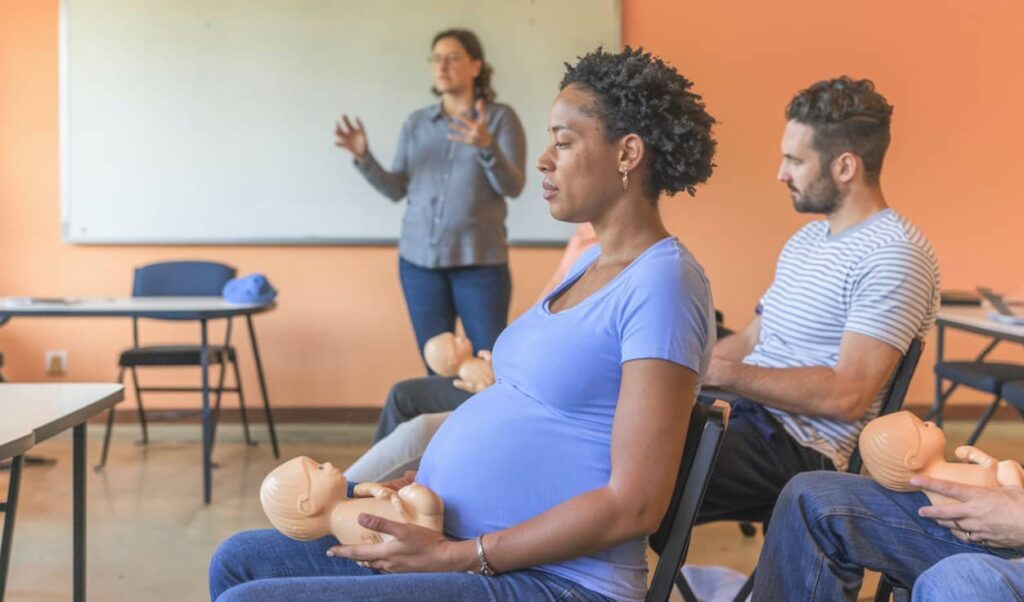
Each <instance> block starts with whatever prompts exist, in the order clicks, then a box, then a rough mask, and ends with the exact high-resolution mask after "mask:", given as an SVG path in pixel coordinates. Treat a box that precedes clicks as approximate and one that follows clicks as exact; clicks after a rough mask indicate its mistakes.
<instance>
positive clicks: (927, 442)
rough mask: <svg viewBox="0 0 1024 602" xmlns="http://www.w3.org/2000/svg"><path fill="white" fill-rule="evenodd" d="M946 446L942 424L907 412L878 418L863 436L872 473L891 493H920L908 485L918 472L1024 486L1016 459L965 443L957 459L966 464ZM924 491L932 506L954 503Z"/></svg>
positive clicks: (864, 454) (863, 450)
mask: <svg viewBox="0 0 1024 602" xmlns="http://www.w3.org/2000/svg"><path fill="white" fill-rule="evenodd" d="M945 447H946V436H945V435H944V434H943V433H942V430H941V429H940V428H939V427H937V426H935V424H934V423H931V422H923V421H922V420H921V419H920V418H918V417H917V416H915V415H913V414H911V413H910V412H906V411H903V412H894V413H892V414H889V415H888V416H882V417H880V418H876V419H874V420H872V421H871V422H869V423H868V424H867V426H865V427H864V430H863V431H861V434H860V454H861V457H862V458H863V459H864V467H865V468H866V469H867V472H868V474H869V475H870V476H871V477H872V478H874V479H875V480H876V481H878V482H879V483H880V484H881V485H882V486H883V487H885V488H887V489H892V490H893V491H920V489H919V488H917V487H914V486H912V485H911V484H910V479H911V477H913V476H915V475H921V476H925V477H929V478H933V479H942V480H945V481H952V482H954V483H964V484H967V485H978V486H981V487H995V486H996V485H1016V486H1018V487H1020V486H1022V485H1024V469H1022V468H1021V466H1020V464H1018V463H1016V462H1013V461H1011V460H1003V461H1002V462H998V461H997V460H995V459H994V458H992V457H991V456H989V455H988V454H986V453H985V452H983V451H981V450H979V449H977V448H974V447H971V446H967V445H963V446H960V447H958V448H957V449H956V457H957V458H960V459H961V460H966V462H965V463H960V462H947V461H946V460H945V458H944V457H943V451H944V450H945ZM924 494H925V495H926V496H928V499H929V500H930V501H931V503H932V504H948V503H951V502H954V501H956V500H951V499H949V498H947V497H945V496H942V495H939V494H937V493H932V492H930V491H925V492H924Z"/></svg>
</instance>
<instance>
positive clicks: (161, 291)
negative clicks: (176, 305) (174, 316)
mask: <svg viewBox="0 0 1024 602" xmlns="http://www.w3.org/2000/svg"><path fill="white" fill-rule="evenodd" d="M235 273H236V272H235V268H233V267H231V266H229V265H224V264H223V263H214V262H212V261H165V262H162V263H151V264H149V265H144V266H142V267H141V268H136V269H135V280H134V281H133V284H132V296H133V297H219V296H220V295H221V291H222V290H223V289H224V285H225V284H226V283H227V281H228V280H231V279H232V278H234V277H235Z"/></svg>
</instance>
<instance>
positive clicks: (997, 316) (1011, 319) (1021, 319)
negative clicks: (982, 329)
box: [988, 311, 1024, 326]
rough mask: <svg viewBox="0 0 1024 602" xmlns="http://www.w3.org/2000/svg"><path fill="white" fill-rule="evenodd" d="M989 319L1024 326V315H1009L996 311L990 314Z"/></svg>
mask: <svg viewBox="0 0 1024 602" xmlns="http://www.w3.org/2000/svg"><path fill="white" fill-rule="evenodd" d="M988 319H989V320H992V321H993V322H1000V323H1002V324H1011V325H1013V326H1024V316H1007V315H1003V314H1001V313H999V312H996V311H994V312H991V313H989V314H988Z"/></svg>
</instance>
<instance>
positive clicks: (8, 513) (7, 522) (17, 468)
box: [0, 455, 25, 602]
mask: <svg viewBox="0 0 1024 602" xmlns="http://www.w3.org/2000/svg"><path fill="white" fill-rule="evenodd" d="M24 463H25V456H23V455H22V456H14V458H12V459H11V480H10V482H9V483H8V484H7V500H6V501H4V503H2V504H0V510H2V511H3V513H4V536H3V540H2V541H0V602H3V599H4V591H6V588H7V573H8V570H9V568H10V566H11V544H12V543H13V542H14V517H15V512H16V511H17V509H18V490H19V489H20V487H21V467H22V465H23V464H24Z"/></svg>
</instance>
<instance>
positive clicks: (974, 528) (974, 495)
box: [910, 476, 1024, 548]
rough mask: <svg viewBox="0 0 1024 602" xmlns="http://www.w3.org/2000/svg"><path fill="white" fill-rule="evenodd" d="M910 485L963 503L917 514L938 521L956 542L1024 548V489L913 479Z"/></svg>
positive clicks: (925, 509) (924, 509)
mask: <svg viewBox="0 0 1024 602" xmlns="http://www.w3.org/2000/svg"><path fill="white" fill-rule="evenodd" d="M910 484H911V485H914V486H916V487H921V488H922V489H925V490H927V491H932V492H934V493H938V494H940V495H944V496H946V497H948V498H952V499H954V500H957V501H959V502H961V503H959V504H944V505H942V506H925V507H922V508H921V509H920V510H918V514H919V515H921V516H923V517H925V518H932V519H935V521H936V522H937V523H939V524H940V525H942V526H943V527H946V528H947V529H949V530H950V532H951V533H952V534H953V536H955V537H956V538H957V539H960V540H962V541H966V542H970V543H977V544H982V545H986V546H992V547H996V548H1014V547H1020V546H1024V519H1022V518H1021V516H1022V515H1024V489H1021V488H1020V487H1012V486H1011V487H1004V486H997V487H977V486H975V485H965V484H963V483H952V482H950V481H943V480H940V479H929V478H926V477H920V476H918V477H914V478H912V479H911V480H910Z"/></svg>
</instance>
